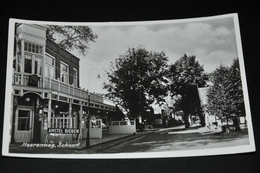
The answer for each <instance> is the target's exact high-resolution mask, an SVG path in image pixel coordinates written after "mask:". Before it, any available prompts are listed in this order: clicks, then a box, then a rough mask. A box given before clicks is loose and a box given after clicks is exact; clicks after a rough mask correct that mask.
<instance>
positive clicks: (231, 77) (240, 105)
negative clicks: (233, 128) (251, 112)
mask: <svg viewBox="0 0 260 173" xmlns="http://www.w3.org/2000/svg"><path fill="white" fill-rule="evenodd" d="M209 78H210V80H211V82H212V84H213V85H212V86H210V87H209V89H208V92H207V110H208V112H209V113H210V114H211V115H216V116H218V117H220V118H221V117H230V116H231V115H233V116H244V115H245V107H244V99H243V90H242V82H241V77H240V69H239V61H238V58H235V59H234V60H233V63H232V65H231V67H226V66H224V65H220V66H219V67H218V68H217V69H216V70H215V71H214V72H212V73H211V74H209Z"/></svg>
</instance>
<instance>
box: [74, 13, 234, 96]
mask: <svg viewBox="0 0 260 173" xmlns="http://www.w3.org/2000/svg"><path fill="white" fill-rule="evenodd" d="M90 28H91V29H92V30H93V31H94V32H95V33H96V34H97V35H98V36H99V37H98V39H97V40H96V42H94V43H90V49H89V51H88V53H87V54H86V56H85V57H83V56H82V55H80V54H77V55H76V56H78V57H79V58H80V59H81V60H80V86H81V87H82V88H85V89H88V88H89V90H90V91H91V92H96V93H107V91H106V90H104V89H102V86H103V82H106V81H107V77H106V74H105V70H108V69H109V67H110V62H111V61H114V60H115V59H116V58H118V57H119V55H122V54H124V53H125V52H126V51H127V49H128V48H132V47H138V46H143V47H145V49H146V50H148V51H156V52H162V51H163V52H165V54H166V56H167V57H168V59H169V62H168V63H169V64H173V63H174V62H175V61H176V60H178V59H179V58H180V57H182V56H183V55H184V54H187V55H188V56H191V55H195V56H196V60H197V61H199V63H200V64H201V65H203V66H204V70H205V72H212V71H214V69H216V67H218V66H219V65H220V64H224V65H227V66H229V65H231V63H232V61H233V59H234V58H235V57H237V56H238V55H237V54H238V53H237V52H238V51H237V44H236V35H235V28H234V22H233V17H230V16H229V17H225V18H218V19H216V18H210V20H207V19H206V20H205V19H203V20H200V21H199V20H196V21H194V20H189V21H183V20H182V21H178V22H176V21H172V20H171V21H167V22H162V23H160V22H155V23H154V22H138V23H136V22H135V23H133V22H132V23H131V22H128V23H115V22H114V23H111V25H109V24H107V23H106V24H104V25H94V26H90ZM97 75H100V77H101V78H99V79H98V78H97Z"/></svg>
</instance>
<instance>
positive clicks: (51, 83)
mask: <svg viewBox="0 0 260 173" xmlns="http://www.w3.org/2000/svg"><path fill="white" fill-rule="evenodd" d="M30 76H32V75H31V74H26V73H18V72H14V73H13V85H22V86H29V85H28V84H29V80H30ZM34 87H37V88H44V89H51V90H54V91H58V92H61V93H64V94H70V95H73V96H76V97H78V98H82V99H86V100H87V99H88V94H90V100H91V101H93V102H97V103H104V104H106V105H110V106H115V104H114V103H113V102H112V101H111V100H110V99H108V98H106V97H103V96H100V95H98V94H95V93H88V91H87V90H85V89H81V88H79V87H75V86H73V85H70V84H66V83H64V82H61V81H59V80H56V79H51V78H46V77H43V76H38V83H37V86H34Z"/></svg>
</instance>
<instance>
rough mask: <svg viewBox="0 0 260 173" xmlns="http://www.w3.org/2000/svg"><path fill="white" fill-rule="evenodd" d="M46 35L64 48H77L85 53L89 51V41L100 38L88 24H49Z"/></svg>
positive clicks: (69, 49)
mask: <svg viewBox="0 0 260 173" xmlns="http://www.w3.org/2000/svg"><path fill="white" fill-rule="evenodd" d="M46 36H47V38H48V39H50V40H52V41H54V42H55V43H57V44H58V45H60V46H61V47H62V48H64V49H66V50H68V51H71V50H73V49H77V50H79V52H80V53H82V54H83V55H85V54H86V53H87V52H88V49H89V43H90V42H95V40H96V39H97V38H98V35H97V34H95V33H94V32H93V30H92V29H91V28H90V27H88V26H67V25H49V27H48V29H47V34H46Z"/></svg>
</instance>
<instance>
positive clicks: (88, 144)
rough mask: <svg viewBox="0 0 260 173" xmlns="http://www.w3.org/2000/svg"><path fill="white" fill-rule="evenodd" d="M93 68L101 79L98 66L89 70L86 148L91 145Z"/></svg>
mask: <svg viewBox="0 0 260 173" xmlns="http://www.w3.org/2000/svg"><path fill="white" fill-rule="evenodd" d="M92 70H96V71H97V72H98V75H97V78H98V79H100V75H99V71H98V69H96V68H92V69H90V70H89V78H88V79H89V81H88V82H89V88H88V114H87V137H86V148H89V147H90V134H89V131H90V72H91V71H92Z"/></svg>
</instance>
